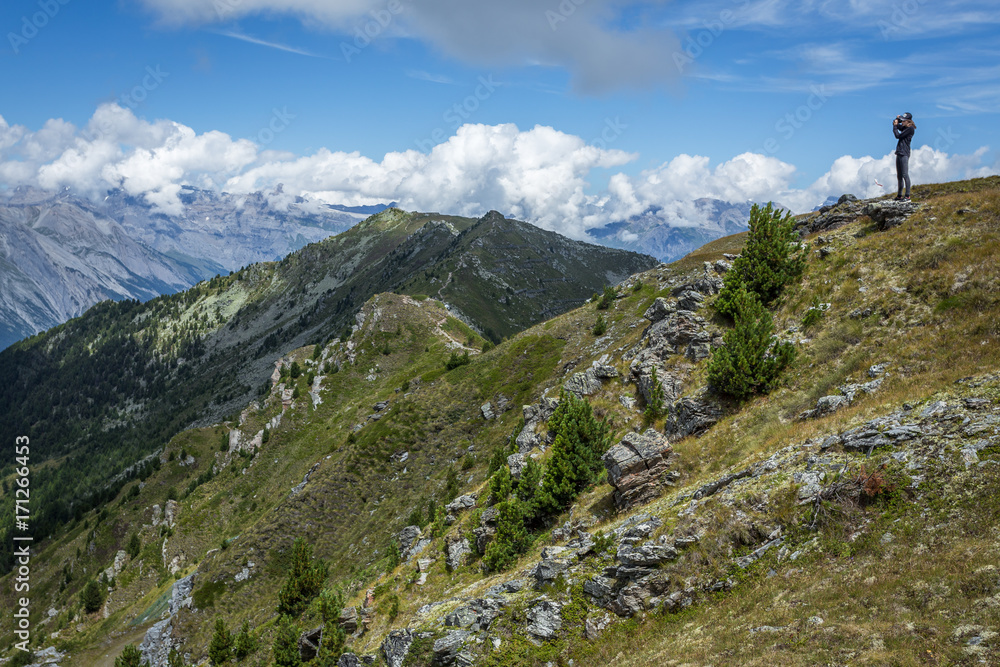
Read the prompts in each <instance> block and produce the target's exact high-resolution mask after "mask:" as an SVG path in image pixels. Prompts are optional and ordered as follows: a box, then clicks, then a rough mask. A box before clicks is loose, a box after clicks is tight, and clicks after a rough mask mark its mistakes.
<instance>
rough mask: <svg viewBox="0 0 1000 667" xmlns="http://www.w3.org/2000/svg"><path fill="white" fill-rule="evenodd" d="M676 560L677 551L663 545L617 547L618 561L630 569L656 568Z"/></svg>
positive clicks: (623, 545) (624, 545)
mask: <svg viewBox="0 0 1000 667" xmlns="http://www.w3.org/2000/svg"><path fill="white" fill-rule="evenodd" d="M676 558H677V550H676V549H674V548H673V547H671V546H667V545H665V544H644V545H642V546H639V547H637V546H634V545H631V544H621V545H620V546H619V547H618V560H620V561H621V562H622V564H624V565H626V566H630V567H656V566H657V565H659V564H660V563H666V562H667V561H671V560H674V559H676Z"/></svg>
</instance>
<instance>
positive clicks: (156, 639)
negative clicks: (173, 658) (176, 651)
mask: <svg viewBox="0 0 1000 667" xmlns="http://www.w3.org/2000/svg"><path fill="white" fill-rule="evenodd" d="M172 620H173V619H172V618H168V619H165V620H162V621H160V622H159V623H156V624H155V625H153V627H151V628H150V629H149V630H146V635H145V636H144V637H143V638H142V643H141V644H139V652H140V653H141V654H142V661H143V662H148V663H149V664H150V665H151V666H152V667H166V665H167V658H168V657H169V655H170V649H171V648H173V639H172V637H171V634H172V633H173V626H172V624H171V621H172Z"/></svg>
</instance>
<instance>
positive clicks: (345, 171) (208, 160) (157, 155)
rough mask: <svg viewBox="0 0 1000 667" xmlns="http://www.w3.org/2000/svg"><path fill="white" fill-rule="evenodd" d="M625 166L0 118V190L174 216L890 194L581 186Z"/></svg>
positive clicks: (577, 152)
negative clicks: (305, 206)
mask: <svg viewBox="0 0 1000 667" xmlns="http://www.w3.org/2000/svg"><path fill="white" fill-rule="evenodd" d="M637 158H638V155H636V154H632V153H627V152H624V151H621V150H608V149H601V148H597V147H595V146H593V145H589V144H587V143H586V142H585V141H584V140H583V139H582V138H580V137H578V136H574V135H571V134H566V133H564V132H560V131H558V130H556V129H554V128H551V127H546V126H535V127H533V128H531V129H527V130H521V129H519V128H518V127H517V126H515V125H513V124H503V125H471V124H470V125H463V126H462V127H460V128H459V129H458V130H457V131H456V133H455V134H454V136H452V137H451V138H450V139H448V140H447V141H445V142H443V143H441V144H438V145H437V146H435V147H434V148H433V149H432V150H431V151H430V153H426V154H425V153H421V152H419V151H416V150H407V151H402V152H392V153H387V154H386V155H385V156H384V157H383V158H382V160H381V161H375V160H373V159H372V158H370V157H368V156H365V155H362V154H361V153H358V152H353V153H345V152H342V151H331V150H328V149H326V148H323V149H320V150H319V151H317V152H315V153H313V154H311V155H305V156H296V155H292V154H289V153H287V152H280V151H273V150H263V149H262V148H261V147H260V146H257V145H256V144H254V143H253V142H251V141H249V140H246V139H234V138H232V137H230V136H229V135H227V134H224V133H222V132H217V131H210V132H205V133H202V134H198V133H196V132H195V131H194V130H193V129H191V128H190V127H187V126H185V125H182V124H180V123H176V122H173V121H169V120H155V121H152V122H150V121H146V120H142V119H139V118H136V117H135V115H134V114H132V112H131V111H129V110H127V109H123V108H121V107H118V106H116V105H113V104H107V105H102V106H101V107H99V108H98V109H97V110H96V112H95V113H94V116H93V117H92V118H91V119H90V121H89V122H88V123H87V125H86V126H85V127H84V128H82V129H79V130H78V129H77V128H75V127H74V126H73V125H71V124H69V123H66V122H65V121H62V120H59V119H54V120H50V121H48V122H47V123H46V124H45V125H44V126H43V127H42V128H41V129H40V130H38V131H35V132H32V131H30V130H28V129H26V128H23V127H20V126H10V125H8V124H7V123H6V122H5V121H4V120H3V119H2V118H0V186H7V187H13V186H17V185H34V186H38V187H43V188H47V189H59V188H63V187H71V188H73V189H74V190H76V191H77V192H79V193H81V194H85V195H89V196H92V197H95V198H99V197H103V195H104V192H105V191H106V190H107V189H109V188H114V187H121V188H124V189H125V190H126V191H128V192H129V193H130V194H132V195H135V196H144V197H145V198H146V200H147V201H148V202H149V203H150V204H151V205H153V206H154V207H156V208H157V209H158V210H159V211H162V212H164V213H169V214H177V213H180V212H181V211H182V210H183V208H182V206H181V204H180V201H179V199H178V193H179V191H180V187H181V185H185V184H190V185H195V186H197V187H201V188H216V189H220V190H222V189H224V190H227V191H230V192H235V193H250V192H254V191H258V190H263V191H266V192H269V193H270V194H269V195H268V196H269V199H270V201H271V202H272V204H273V205H274V206H276V207H278V208H283V207H287V205H288V203H289V202H290V201H292V199H293V198H294V197H296V196H305V197H307V198H309V199H310V200H311V201H313V202H315V205H318V204H319V202H326V203H336V204H348V205H358V204H372V203H378V202H389V201H398V202H399V203H400V205H401V206H402V207H403V208H406V209H408V210H420V211H440V212H442V213H451V214H456V215H467V216H478V215H482V214H483V213H485V212H486V211H488V210H490V209H496V210H498V211H501V212H502V213H504V214H505V215H509V216H511V217H514V218H519V219H522V220H526V221H528V222H532V223H534V224H538V225H540V226H542V227H545V228H547V229H551V230H554V231H557V232H560V233H562V234H565V235H567V236H570V237H573V238H578V239H583V238H587V233H586V230H588V229H590V228H592V227H595V226H600V225H603V224H606V223H608V222H614V221H617V220H623V219H627V218H630V217H632V216H636V215H639V214H641V213H643V212H644V211H647V210H649V209H651V208H657V209H659V213H658V214H657V216H658V217H659V218H660V219H663V220H670V221H671V224H675V225H678V226H695V225H699V224H702V223H703V222H705V220H704V219H703V218H704V216H705V215H706V212H705V209H704V208H699V207H698V206H696V205H695V200H697V199H700V198H713V199H722V200H725V201H729V202H745V201H747V200H754V201H759V202H764V201H768V200H773V201H776V202H779V203H781V204H783V205H785V206H788V207H790V208H791V209H792V210H794V211H796V212H801V211H808V210H811V209H812V208H813V207H814V206H816V205H817V204H819V203H821V202H823V200H825V199H826V198H827V197H828V196H829V195H840V194H842V193H845V192H850V193H853V194H855V195H857V196H859V197H871V196H877V195H881V194H885V193H886V192H891V191H893V188H894V187H895V156H894V155H892V154H888V155H884V156H881V157H877V158H876V157H872V156H863V157H857V158H856V157H853V156H849V155H847V156H843V157H840V158H837V159H836V160H834V161H833V163H832V165H831V167H830V169H829V171H828V172H827V173H825V174H823V175H822V176H821V177H819V178H818V179H816V180H815V181H814V182H813V183H812V184H811V185H809V186H808V187H805V188H795V187H793V183H794V179H795V177H796V168H795V166H794V165H791V164H789V163H787V162H782V161H781V160H779V159H777V158H775V157H769V156H765V155H760V154H756V153H744V154H742V155H737V156H735V157H733V158H731V159H729V160H726V161H724V162H721V163H717V164H713V163H712V161H711V160H710V159H709V158H708V157H706V156H700V155H686V154H682V155H678V156H676V157H674V158H673V159H671V160H668V161H666V162H664V163H663V164H661V165H659V166H657V167H654V168H651V169H647V170H644V171H642V172H640V173H638V174H634V175H630V174H627V173H623V172H619V173H614V174H613V175H612V176H611V177H610V179H609V181H608V184H607V187H606V188H604V189H603V190H601V189H598V188H595V187H593V184H592V182H591V180H590V178H591V171H592V170H594V169H596V168H600V169H618V168H621V167H623V166H625V165H627V164H629V163H631V162H633V161H634V160H636V159H637ZM988 159H989V156H988V149H986V148H985V147H984V148H981V149H979V150H978V151H976V152H974V153H972V154H969V155H956V154H949V153H947V152H945V151H943V150H938V149H936V148H933V147H931V146H927V145H923V146H920V147H918V148H915V149H914V151H913V156H912V158H911V159H910V172H911V174H912V177H913V180H914V182H915V183H928V182H940V181H947V180H953V179H961V178H971V177H976V176H984V175H987V174H990V173H997V172H998V166H1000V165H998V164H997V163H994V164H992V165H989V164H988V163H987V162H986V161H987V160H988ZM876 179H877V180H878V181H879V182H881V183H882V184H884V185H885V186H886V189H885V190H883V189H882V188H879V187H878V186H876V185H875V180H876ZM279 185H282V186H283V189H282V191H281V192H276V188H277V187H278V186H279Z"/></svg>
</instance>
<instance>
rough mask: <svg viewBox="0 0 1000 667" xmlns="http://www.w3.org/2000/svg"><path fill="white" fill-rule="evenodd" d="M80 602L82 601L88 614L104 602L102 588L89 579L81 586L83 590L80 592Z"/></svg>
mask: <svg viewBox="0 0 1000 667" xmlns="http://www.w3.org/2000/svg"><path fill="white" fill-rule="evenodd" d="M80 602H82V603H83V609H84V611H86V612H87V613H88V614H92V613H94V612H95V611H97V610H98V609H100V608H101V606H102V605H103V604H104V589H103V588H102V587H101V585H100V584H99V583H97V582H96V581H94V580H93V579H91V580H90V581H88V582H87V585H86V586H84V587H83V592H81V593H80Z"/></svg>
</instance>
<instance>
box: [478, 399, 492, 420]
mask: <svg viewBox="0 0 1000 667" xmlns="http://www.w3.org/2000/svg"><path fill="white" fill-rule="evenodd" d="M479 411H480V412H481V413H482V415H483V419H486V420H489V419H493V418H494V417H496V415H495V414H494V413H493V404H492V403H490V402H489V401H486V402H485V403H483V404H482V406H481V407H480V408H479Z"/></svg>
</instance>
